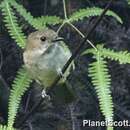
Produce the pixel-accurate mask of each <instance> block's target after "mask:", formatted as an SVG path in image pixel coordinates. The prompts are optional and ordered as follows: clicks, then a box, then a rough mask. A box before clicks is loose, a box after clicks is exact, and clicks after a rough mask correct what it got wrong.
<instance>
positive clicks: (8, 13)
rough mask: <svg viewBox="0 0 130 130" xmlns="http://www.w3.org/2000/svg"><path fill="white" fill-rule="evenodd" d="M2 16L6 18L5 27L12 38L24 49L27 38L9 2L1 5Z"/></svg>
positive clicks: (5, 0)
mask: <svg viewBox="0 0 130 130" xmlns="http://www.w3.org/2000/svg"><path fill="white" fill-rule="evenodd" d="M0 7H1V10H2V14H3V16H4V22H5V26H6V27H7V29H8V31H9V34H10V36H11V37H12V38H13V39H14V40H15V41H16V43H17V44H18V45H19V46H20V47H21V48H24V46H25V41H26V36H25V35H24V33H23V32H22V28H21V27H20V26H19V25H18V22H17V21H18V20H17V17H16V16H15V14H14V12H13V10H12V8H11V7H10V5H9V3H8V1H7V0H4V1H3V2H2V3H1V5H0Z"/></svg>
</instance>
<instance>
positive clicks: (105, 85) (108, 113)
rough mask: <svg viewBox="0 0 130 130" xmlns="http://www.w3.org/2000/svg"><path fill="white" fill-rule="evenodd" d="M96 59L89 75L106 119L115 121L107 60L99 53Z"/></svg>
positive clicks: (91, 65)
mask: <svg viewBox="0 0 130 130" xmlns="http://www.w3.org/2000/svg"><path fill="white" fill-rule="evenodd" d="M96 60H97V61H96V62H93V63H91V64H90V67H89V76H90V77H91V79H92V83H93V85H94V86H95V89H96V92H97V95H98V99H99V104H100V109H101V112H102V113H103V115H104V116H105V120H106V121H113V102H112V96H111V91H110V83H111V78H110V75H109V73H108V68H107V65H106V61H104V60H103V58H101V57H100V54H99V53H97V55H96ZM109 129H110V128H109Z"/></svg>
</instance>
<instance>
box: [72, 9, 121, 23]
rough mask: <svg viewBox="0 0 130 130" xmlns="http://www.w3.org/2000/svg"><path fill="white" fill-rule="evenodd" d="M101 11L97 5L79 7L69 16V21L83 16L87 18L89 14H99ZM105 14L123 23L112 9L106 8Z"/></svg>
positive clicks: (80, 18)
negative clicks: (84, 7)
mask: <svg viewBox="0 0 130 130" xmlns="http://www.w3.org/2000/svg"><path fill="white" fill-rule="evenodd" d="M102 11H103V9H101V8H98V7H92V8H87V9H80V10H79V11H77V12H74V13H73V14H72V15H71V16H70V17H69V21H70V22H74V21H78V20H82V19H83V18H85V17H86V18H89V17H91V16H99V15H101V13H102ZM106 15H108V16H112V17H115V18H116V19H117V21H119V22H120V23H121V24H122V23H123V21H122V20H121V18H120V17H119V16H118V15H117V14H116V13H114V12H113V11H110V10H108V11H107V12H106Z"/></svg>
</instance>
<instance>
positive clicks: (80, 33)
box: [67, 22, 98, 51]
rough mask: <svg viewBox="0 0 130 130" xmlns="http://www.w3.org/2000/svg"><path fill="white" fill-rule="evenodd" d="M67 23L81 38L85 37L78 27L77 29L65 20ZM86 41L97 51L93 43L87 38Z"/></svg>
mask: <svg viewBox="0 0 130 130" xmlns="http://www.w3.org/2000/svg"><path fill="white" fill-rule="evenodd" d="M67 23H68V24H69V25H70V26H71V27H72V28H74V29H75V30H76V31H77V32H78V33H79V35H81V37H82V38H85V35H84V34H83V33H82V32H81V31H80V30H79V29H77V28H76V27H75V26H74V25H73V24H72V23H70V22H67ZM87 43H89V44H90V45H91V46H92V47H93V48H94V49H95V50H96V51H98V50H97V48H96V47H95V46H94V44H93V43H92V42H91V41H89V40H88V39H87Z"/></svg>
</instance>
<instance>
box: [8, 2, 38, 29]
mask: <svg viewBox="0 0 130 130" xmlns="http://www.w3.org/2000/svg"><path fill="white" fill-rule="evenodd" d="M10 4H11V5H12V6H13V8H15V9H16V11H17V12H18V13H19V14H20V15H21V16H22V17H23V18H24V19H25V20H26V21H27V22H28V23H29V24H30V25H32V26H33V27H34V28H37V25H36V23H35V21H34V17H33V16H32V15H31V13H30V12H27V10H26V9H25V8H24V7H23V6H22V5H20V4H18V3H17V2H16V1H15V0H11V1H10Z"/></svg>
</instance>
